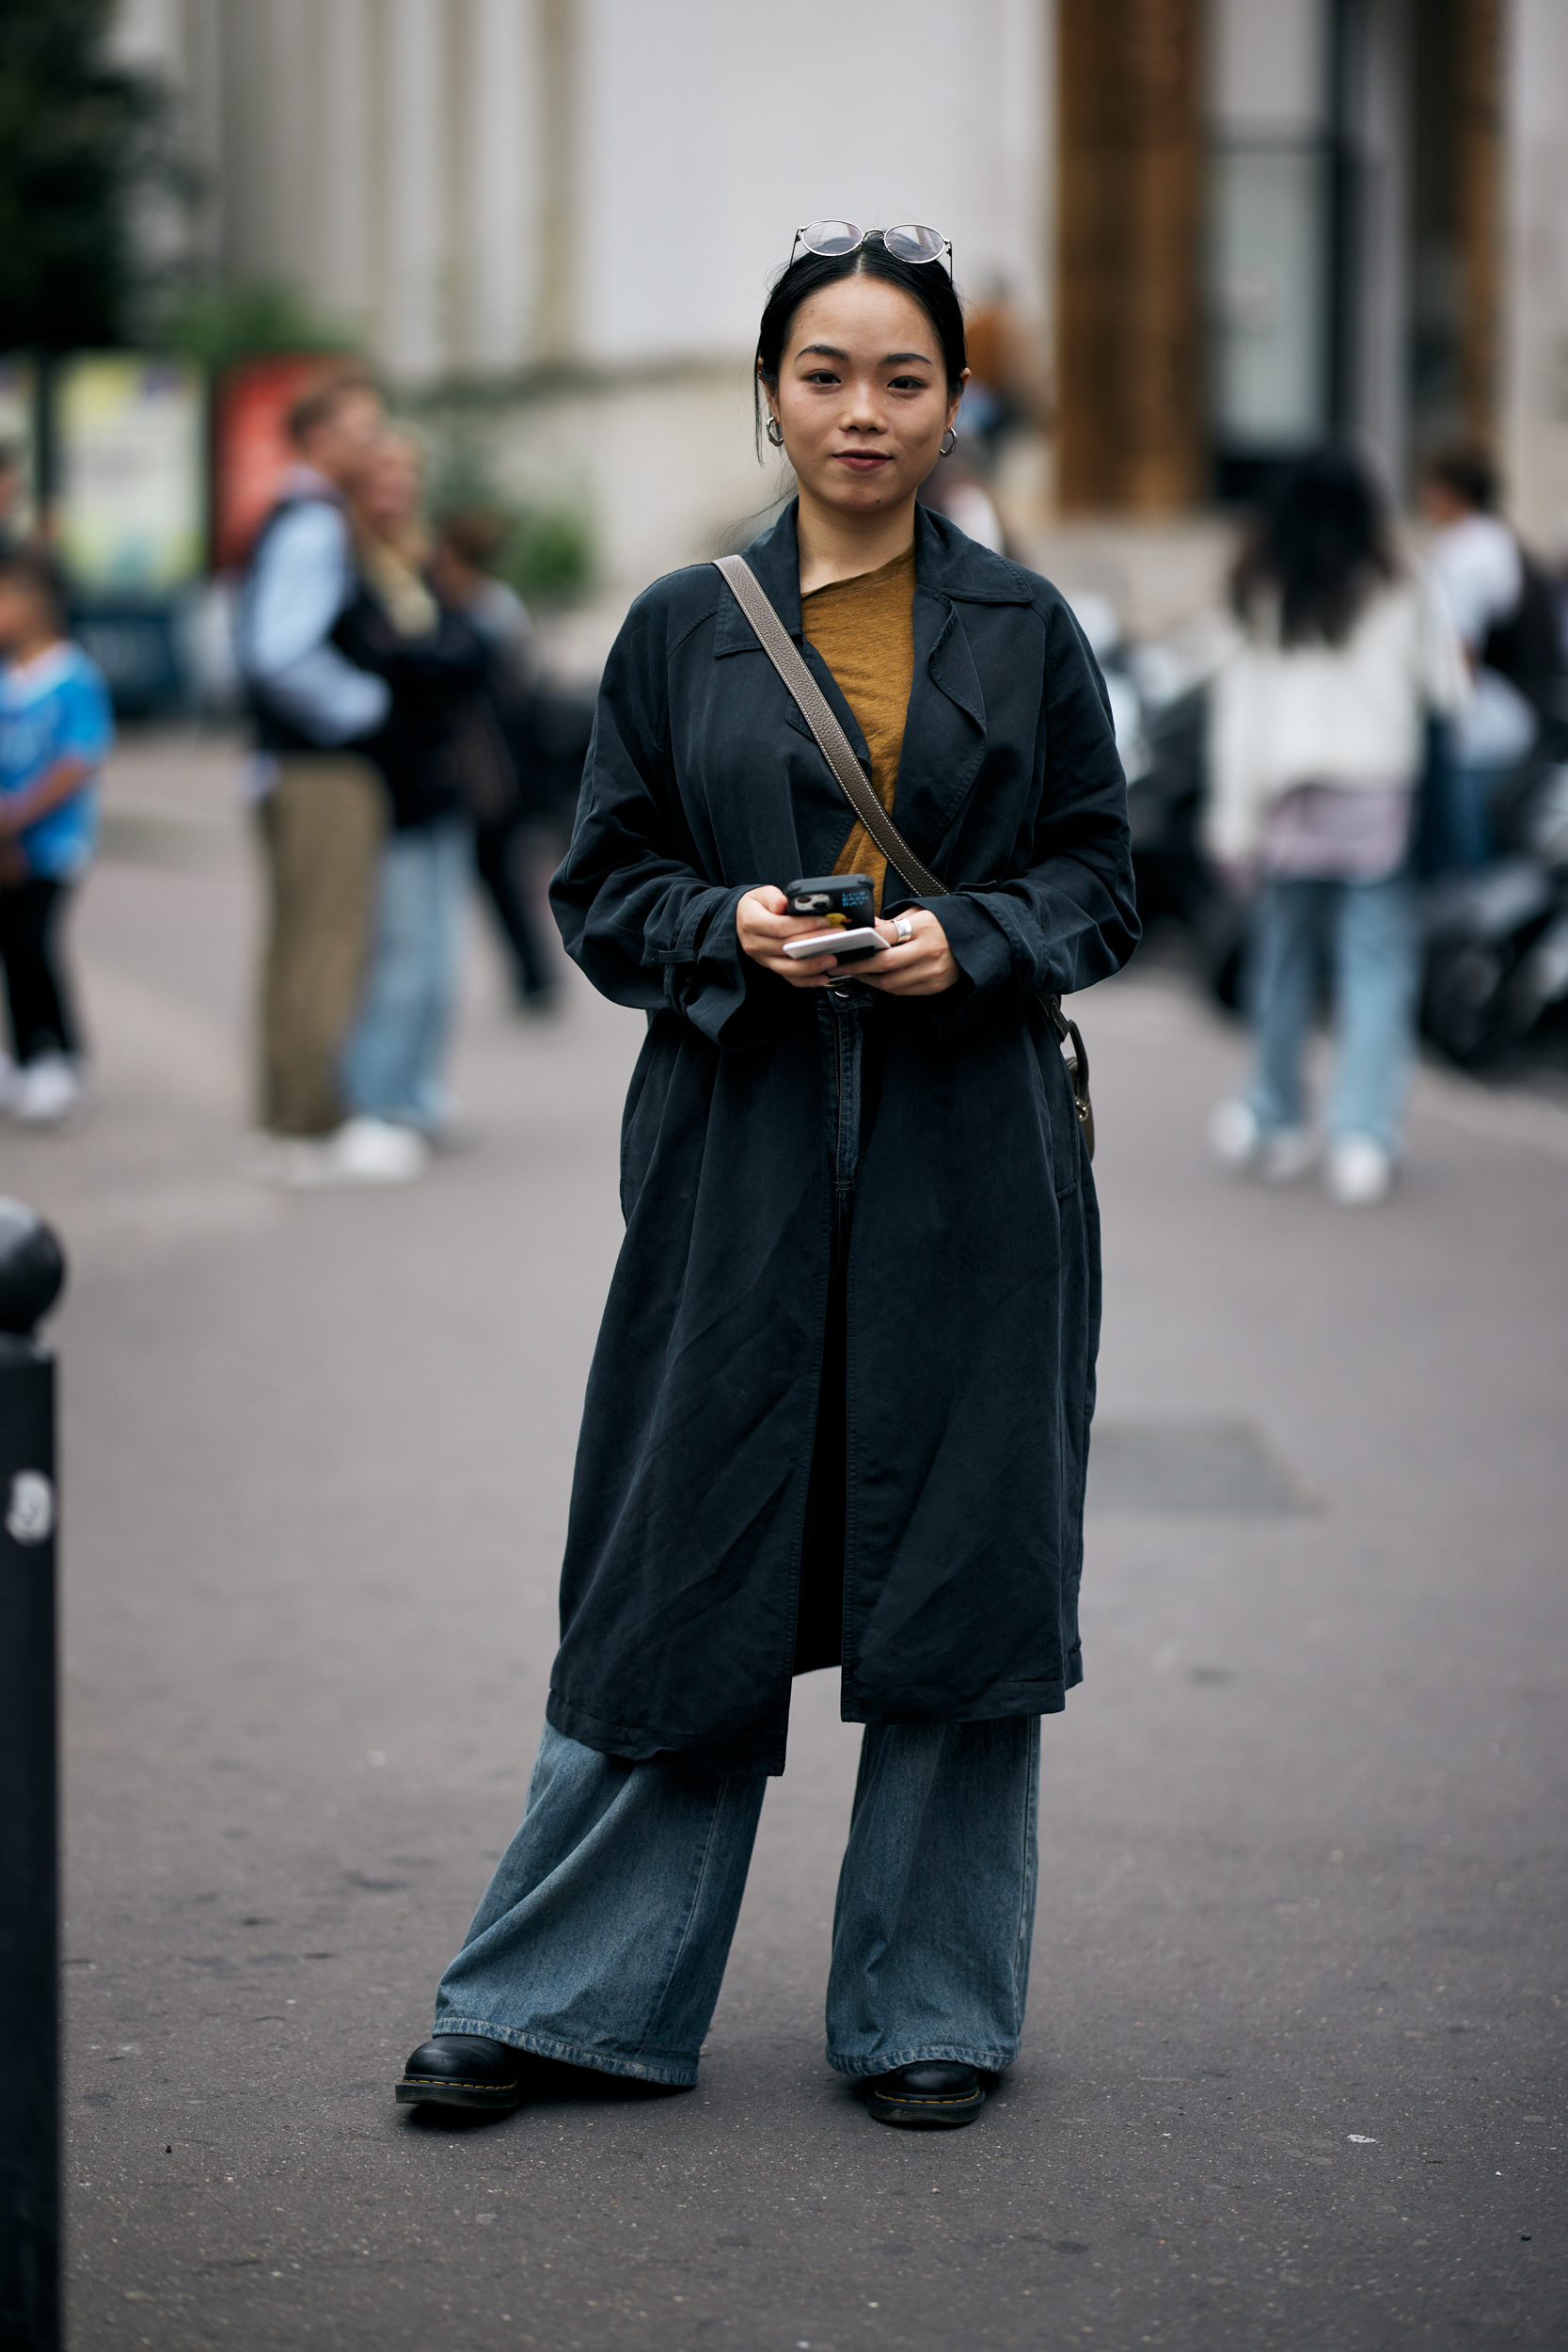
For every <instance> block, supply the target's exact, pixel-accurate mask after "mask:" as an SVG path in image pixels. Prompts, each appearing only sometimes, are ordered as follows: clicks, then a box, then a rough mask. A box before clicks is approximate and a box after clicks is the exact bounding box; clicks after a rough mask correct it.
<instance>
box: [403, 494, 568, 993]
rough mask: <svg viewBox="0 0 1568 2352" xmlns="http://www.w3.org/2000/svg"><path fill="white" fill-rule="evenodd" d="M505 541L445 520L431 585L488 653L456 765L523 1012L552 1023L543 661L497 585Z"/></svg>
mask: <svg viewBox="0 0 1568 2352" xmlns="http://www.w3.org/2000/svg"><path fill="white" fill-rule="evenodd" d="M505 538H506V524H505V520H504V518H503V517H502V516H499V515H496V514H493V513H489V512H487V511H485V510H484V509H483V508H473V507H470V508H465V509H463V510H461V511H460V512H457V513H452V514H449V515H445V516H442V517H441V519H440V522H439V524H438V526H437V529H436V552H435V555H434V556H433V558H432V560H431V578H432V580H433V581H434V583H435V585H436V590H437V592H438V593H439V595H440V596H441V597H442V599H443V600H444V601H445V602H446V603H447V604H449V605H450V606H451V608H452V609H453V611H454V612H461V613H462V614H463V616H464V618H465V619H466V620H467V622H468V623H469V625H470V626H471V627H472V628H473V629H474V630H475V631H476V632H477V634H478V636H479V639H480V642H481V644H483V648H484V676H483V684H482V686H481V689H480V691H479V693H478V694H477V695H476V696H475V697H474V699H473V701H472V703H471V704H470V705H469V706H468V707H467V709H466V710H465V712H464V714H463V718H462V721H461V723H460V724H459V728H458V732H457V736H456V739H455V740H454V745H453V755H454V757H455V759H456V762H457V768H458V775H459V781H460V783H461V786H462V788H463V792H464V797H465V800H466V802H467V808H468V813H469V815H470V817H471V818H472V819H473V826H474V865H475V867H476V869H477V871H478V874H479V879H480V882H482V884H483V888H484V891H485V894H486V896H487V897H488V898H489V901H490V905H491V908H492V910H493V912H494V914H495V918H496V923H497V926H498V928H499V931H500V934H501V939H502V941H503V943H504V946H505V951H506V954H507V957H508V960H509V961H510V963H511V966H512V985H513V993H514V995H515V1000H516V1002H517V1004H518V1006H519V1007H520V1008H521V1009H522V1010H523V1011H525V1012H531V1013H545V1012H548V1011H549V1010H550V1009H551V1007H552V1006H553V1004H554V1002H555V994H556V990H555V980H554V977H553V973H552V969H551V958H550V951H549V948H548V946H547V945H546V940H545V937H544V935H543V932H542V930H541V928H540V923H539V918H538V916H537V914H535V912H534V910H533V907H532V905H531V902H530V893H529V890H528V885H527V880H526V876H525V873H524V871H523V858H524V854H525V841H526V834H527V831H528V828H529V825H530V822H531V820H532V819H533V818H535V817H536V816H537V815H542V814H543V813H544V812H543V810H542V809H539V808H538V807H536V804H535V799H536V796H535V793H534V792H533V791H532V790H531V787H532V786H533V784H534V776H533V774H532V770H533V767H534V765H535V762H534V759H533V757H532V755H531V742H530V739H529V713H530V707H531V704H532V701H533V697H534V691H535V686H536V682H537V672H538V660H537V653H536V648H535V644H534V633H533V624H532V622H531V620H530V618H529V613H528V608H527V606H526V605H525V604H524V603H523V600H522V598H521V597H520V596H518V595H517V594H516V592H515V589H513V588H510V587H508V585H507V583H506V581H505V580H499V579H498V578H497V576H496V572H495V568H494V567H495V564H496V562H497V559H498V557H499V553H500V550H501V548H502V547H503V546H504V544H505Z"/></svg>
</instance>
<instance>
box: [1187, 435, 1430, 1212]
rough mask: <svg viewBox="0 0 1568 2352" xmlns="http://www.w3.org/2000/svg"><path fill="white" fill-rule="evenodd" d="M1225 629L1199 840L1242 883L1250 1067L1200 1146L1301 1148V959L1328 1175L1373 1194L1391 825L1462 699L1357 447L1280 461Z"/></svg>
mask: <svg viewBox="0 0 1568 2352" xmlns="http://www.w3.org/2000/svg"><path fill="white" fill-rule="evenodd" d="M1233 594H1234V599H1235V606H1236V612H1237V615H1238V617H1239V618H1240V620H1241V622H1242V624H1243V630H1244V636H1243V642H1242V643H1241V644H1240V645H1239V646H1238V647H1237V649H1236V651H1235V652H1234V654H1233V655H1232V656H1231V658H1230V660H1228V661H1227V663H1226V665H1225V667H1224V668H1223V669H1222V670H1221V671H1220V673H1219V675H1218V677H1217V678H1216V680H1215V685H1214V707H1213V724H1212V789H1211V797H1210V803H1209V808H1208V814H1207V836H1208V846H1209V850H1210V852H1211V854H1212V856H1213V857H1214V859H1215V860H1216V862H1217V863H1218V864H1219V865H1220V866H1221V867H1222V868H1223V869H1224V870H1226V871H1227V872H1228V873H1229V875H1230V876H1231V879H1232V883H1233V886H1234V887H1236V888H1237V889H1238V890H1243V891H1252V890H1257V892H1258V894H1259V895H1258V901H1257V909H1256V922H1255V928H1254V935H1253V943H1252V960H1251V972H1250V996H1251V1010H1252V1017H1253V1023H1254V1026H1255V1028H1256V1031H1257V1041H1258V1043H1257V1059H1256V1062H1255V1064H1254V1070H1253V1076H1252V1081H1251V1084H1250V1086H1249V1088H1248V1090H1247V1092H1246V1094H1245V1095H1244V1096H1243V1097H1241V1098H1239V1099H1238V1100H1236V1101H1233V1102H1226V1103H1221V1104H1219V1105H1218V1107H1217V1108H1216V1110H1215V1112H1214V1115H1213V1118H1212V1121H1211V1127H1210V1133H1211V1139H1212V1143H1213V1146H1214V1150H1215V1151H1216V1152H1217V1153H1218V1154H1219V1156H1220V1157H1221V1158H1222V1159H1224V1160H1226V1161H1228V1162H1229V1163H1230V1164H1231V1165H1232V1166H1234V1167H1241V1168H1251V1169H1253V1170H1254V1171H1255V1172H1256V1173H1258V1174H1259V1175H1260V1176H1262V1177H1263V1178H1264V1179H1265V1180H1266V1181H1268V1182H1271V1183H1274V1184H1283V1183H1289V1182H1291V1180H1292V1179H1294V1178H1295V1177H1298V1176H1301V1175H1304V1174H1305V1173H1306V1172H1307V1169H1308V1168H1310V1167H1311V1166H1312V1164H1313V1162H1314V1161H1315V1160H1316V1158H1317V1156H1318V1150H1319V1147H1318V1142H1317V1138H1316V1136H1315V1135H1314V1134H1313V1131H1312V1129H1311V1127H1310V1126H1309V1125H1308V1124H1307V1120H1306V1116H1305V1112H1304V1108H1303V1100H1302V1058H1303V1056H1304V1054H1305V1052H1306V1050H1307V1035H1308V1032H1309V1030H1310V1028H1311V1025H1312V1021H1313V1017H1314V1014H1315V1012H1316V1009H1317V999H1318V972H1319V958H1320V954H1321V953H1322V951H1323V949H1324V948H1327V949H1328V951H1329V952H1330V954H1331V956H1332V960H1333V967H1334V989H1335V1000H1336V1021H1337V1031H1338V1035H1337V1047H1336V1060H1335V1072H1334V1079H1333V1084H1332V1086H1331V1088H1330V1091H1329V1097H1328V1103H1327V1106H1326V1120H1325V1123H1326V1126H1327V1131H1328V1134H1327V1177H1328V1188H1329V1191H1330V1192H1331V1193H1332V1195H1333V1197H1334V1198H1335V1200H1338V1201H1340V1202H1342V1203H1343V1204H1345V1205H1346V1206H1347V1207H1356V1206H1365V1205H1368V1204H1370V1203H1372V1202H1375V1201H1378V1200H1383V1199H1385V1198H1386V1195H1387V1193H1388V1191H1389V1190H1390V1188H1391V1186H1392V1184H1393V1181H1394V1170H1395V1168H1396V1166H1397V1165H1398V1161H1399V1155H1400V1149H1401V1141H1402V1119H1403V1110H1404V1095H1405V1088H1406V1085H1407V1083H1408V1078H1409V1070H1410V1063H1411V1058H1412V1055H1413V1052H1414V1047H1415V1034H1416V993H1417V987H1418V978H1419V941H1418V934H1417V925H1416V907H1415V896H1414V890H1413V885H1412V882H1411V880H1410V875H1409V871H1408V864H1409V850H1410V834H1411V818H1412V812H1413V809H1414V805H1415V793H1416V782H1417V776H1418V770H1419V767H1420V762H1421V756H1422V738H1423V730H1424V725H1425V720H1426V716H1427V713H1428V712H1429V711H1431V712H1437V713H1447V712H1452V711H1454V710H1456V709H1458V708H1459V707H1461V705H1462V704H1463V702H1464V700H1465V693H1466V691H1467V690H1466V682H1465V663H1464V657H1463V654H1462V651H1461V648H1460V644H1459V640H1458V638H1457V637H1456V635H1455V633H1454V629H1453V626H1452V624H1451V622H1449V620H1448V618H1447V617H1446V615H1445V613H1444V611H1443V609H1442V607H1441V606H1440V605H1439V603H1438V601H1437V599H1436V598H1435V596H1433V595H1432V594H1431V593H1430V592H1429V591H1428V590H1427V588H1426V587H1425V586H1424V584H1423V583H1422V582H1421V581H1420V580H1418V579H1416V578H1415V577H1413V576H1412V575H1411V574H1409V573H1408V572H1407V571H1406V570H1405V568H1404V567H1403V566H1402V564H1401V563H1400V562H1399V560H1398V558H1397V556H1396V554H1395V552H1394V544H1393V523H1392V517H1391V516H1390V515H1389V513H1388V511H1387V506H1386V501H1385V500H1384V497H1383V494H1382V492H1381V490H1380V489H1379V487H1378V485H1377V483H1376V481H1375V479H1374V477H1373V476H1372V474H1371V472H1370V470H1369V469H1368V467H1367V465H1366V463H1365V461H1364V460H1363V459H1362V458H1360V457H1358V456H1357V455H1356V454H1355V453H1354V451H1351V450H1346V449H1340V448H1328V449H1323V450H1321V451H1319V452H1318V453H1317V454H1316V455H1315V456H1312V457H1308V458H1306V459H1304V460H1303V462H1302V463H1301V464H1300V465H1299V466H1298V467H1296V468H1295V469H1293V471H1292V472H1291V474H1290V475H1289V476H1288V477H1287V478H1286V481H1285V482H1284V484H1283V485H1282V486H1281V489H1280V492H1279V495H1278V498H1277V500H1276V501H1275V507H1274V511H1273V513H1272V514H1271V516H1269V519H1268V521H1267V522H1266V523H1265V525H1264V527H1263V529H1262V530H1261V532H1259V534H1258V536H1257V538H1256V539H1255V541H1254V542H1253V544H1252V546H1251V547H1249V548H1247V549H1246V550H1245V552H1244V553H1243V557H1242V560H1241V562H1240V564H1238V566H1237V569H1236V575H1235V580H1234V584H1233Z"/></svg>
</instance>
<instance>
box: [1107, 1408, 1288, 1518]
mask: <svg viewBox="0 0 1568 2352" xmlns="http://www.w3.org/2000/svg"><path fill="white" fill-rule="evenodd" d="M1088 1507H1089V1509H1090V1510H1091V1511H1311V1510H1315V1509H1316V1507H1317V1498H1316V1496H1315V1495H1313V1494H1312V1492H1311V1491H1310V1489H1309V1488H1308V1487H1307V1486H1304V1485H1303V1483H1302V1481H1301V1480H1300V1479H1299V1478H1297V1477H1295V1476H1294V1475H1293V1473H1292V1472H1291V1470H1287V1468H1286V1467H1285V1464H1284V1463H1283V1462H1282V1461H1280V1459H1279V1457H1278V1455H1277V1454H1274V1453H1272V1452H1271V1451H1270V1449H1269V1447H1268V1445H1267V1443H1266V1442H1265V1440H1264V1438H1263V1436H1262V1433H1261V1432H1260V1431H1259V1430H1257V1429H1255V1428H1253V1426H1252V1424H1251V1423H1250V1422H1244V1421H1229V1422H1224V1421H1215V1422H1161V1423H1147V1424H1144V1425H1139V1424H1137V1423H1130V1422H1123V1423H1121V1424H1120V1425H1119V1426H1118V1425H1117V1423H1116V1422H1111V1423H1109V1424H1108V1425H1107V1426H1104V1427H1101V1426H1099V1425H1097V1426H1096V1428H1095V1431H1094V1435H1093V1438H1092V1439H1091V1442H1090V1445H1089V1492H1088Z"/></svg>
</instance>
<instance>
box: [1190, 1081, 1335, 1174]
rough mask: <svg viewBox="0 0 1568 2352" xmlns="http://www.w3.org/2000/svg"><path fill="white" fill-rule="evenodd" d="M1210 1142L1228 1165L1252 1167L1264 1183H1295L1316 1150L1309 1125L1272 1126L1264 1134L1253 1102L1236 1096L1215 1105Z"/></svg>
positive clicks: (1304, 1171)
mask: <svg viewBox="0 0 1568 2352" xmlns="http://www.w3.org/2000/svg"><path fill="white" fill-rule="evenodd" d="M1209 1141H1210V1144H1211V1146H1212V1150H1213V1152H1214V1156H1215V1157H1216V1159H1221V1160H1223V1161H1224V1162H1225V1164H1226V1166H1227V1168H1251V1169H1252V1170H1253V1172H1254V1174H1255V1175H1258V1176H1260V1177H1261V1178H1262V1180H1263V1182H1264V1184H1294V1182H1295V1180H1296V1178H1297V1177H1298V1176H1303V1175H1305V1174H1306V1172H1307V1169H1308V1168H1310V1167H1311V1165H1312V1162H1313V1161H1314V1159H1316V1157H1317V1153H1318V1146H1317V1140H1316V1138H1315V1136H1313V1134H1312V1130H1311V1129H1310V1127H1275V1128H1271V1129H1270V1130H1269V1131H1268V1132H1267V1133H1265V1132H1264V1130H1263V1129H1262V1128H1261V1127H1260V1126H1259V1123H1258V1114H1257V1112H1256V1111H1255V1110H1254V1109H1253V1107H1252V1104H1250V1103H1243V1101H1242V1100H1241V1099H1240V1097H1239V1096H1231V1097H1230V1098H1229V1099H1228V1100H1227V1101H1226V1102H1224V1103H1216V1104H1215V1105H1214V1108H1213V1110H1212V1112H1211V1114H1210V1118H1209Z"/></svg>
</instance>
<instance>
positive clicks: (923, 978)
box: [853, 907, 958, 996]
mask: <svg viewBox="0 0 1568 2352" xmlns="http://www.w3.org/2000/svg"><path fill="white" fill-rule="evenodd" d="M899 923H906V924H907V925H908V926H909V930H910V936H909V938H908V940H900V939H899V937H898V924H899ZM877 929H878V930H879V931H880V933H881V935H882V937H883V938H884V939H885V940H886V941H887V942H888V945H887V946H886V947H885V948H884V949H883V951H882V953H881V954H880V955H879V956H873V957H872V959H871V961H869V962H868V963H857V964H856V965H855V966H854V967H853V969H854V975H855V977H856V979H857V980H863V981H864V982H865V984H866V986H867V988H879V989H880V990H881V992H882V993H883V995H884V996H940V995H941V994H942V991H943V990H944V989H949V988H951V987H952V985H953V983H954V981H955V980H956V979H957V978H958V962H957V961H956V959H955V957H954V954H953V950H952V948H951V947H950V946H948V945H947V933H946V932H945V931H944V930H942V925H941V924H940V923H939V922H938V921H937V918H936V916H935V915H934V914H931V913H930V911H929V909H928V908H926V907H911V909H910V911H909V913H908V914H904V915H900V916H899V917H898V918H897V921H895V922H889V920H888V919H887V917H886V916H885V915H879V916H878V918H877Z"/></svg>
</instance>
